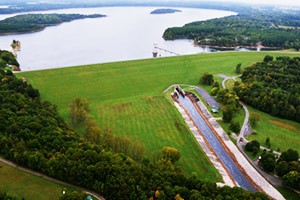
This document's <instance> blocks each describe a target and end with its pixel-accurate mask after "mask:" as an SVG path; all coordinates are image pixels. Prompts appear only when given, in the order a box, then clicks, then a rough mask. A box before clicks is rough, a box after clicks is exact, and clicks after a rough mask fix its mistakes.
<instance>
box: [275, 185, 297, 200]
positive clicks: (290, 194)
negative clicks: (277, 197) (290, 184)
mask: <svg viewBox="0 0 300 200" xmlns="http://www.w3.org/2000/svg"><path fill="white" fill-rule="evenodd" d="M277 190H278V191H279V192H280V193H281V194H282V195H283V196H284V198H286V200H299V199H300V194H297V193H296V192H294V191H291V190H289V189H287V188H284V187H277Z"/></svg>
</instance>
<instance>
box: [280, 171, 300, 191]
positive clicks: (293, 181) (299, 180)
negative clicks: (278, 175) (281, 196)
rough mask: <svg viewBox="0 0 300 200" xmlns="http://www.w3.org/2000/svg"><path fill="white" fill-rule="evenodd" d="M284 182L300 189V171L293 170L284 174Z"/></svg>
mask: <svg viewBox="0 0 300 200" xmlns="http://www.w3.org/2000/svg"><path fill="white" fill-rule="evenodd" d="M282 179H283V181H282V184H283V185H285V186H288V187H291V188H294V189H296V190H299V189H300V173H299V172H296V171H291V172H289V173H288V174H286V175H284V176H283V178H282Z"/></svg>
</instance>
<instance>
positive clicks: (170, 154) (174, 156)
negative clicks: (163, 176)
mask: <svg viewBox="0 0 300 200" xmlns="http://www.w3.org/2000/svg"><path fill="white" fill-rule="evenodd" d="M162 158H163V159H164V160H165V161H171V162H172V163H175V162H176V161H178V160H179V159H180V153H179V151H178V150H177V149H176V148H174V147H164V148H163V150H162Z"/></svg>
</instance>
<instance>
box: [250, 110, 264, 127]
mask: <svg viewBox="0 0 300 200" xmlns="http://www.w3.org/2000/svg"><path fill="white" fill-rule="evenodd" d="M260 118H261V116H260V115H259V114H258V113H256V112H253V113H251V114H250V117H249V122H250V125H251V126H252V127H255V126H256V125H257V123H258V122H259V120H260Z"/></svg>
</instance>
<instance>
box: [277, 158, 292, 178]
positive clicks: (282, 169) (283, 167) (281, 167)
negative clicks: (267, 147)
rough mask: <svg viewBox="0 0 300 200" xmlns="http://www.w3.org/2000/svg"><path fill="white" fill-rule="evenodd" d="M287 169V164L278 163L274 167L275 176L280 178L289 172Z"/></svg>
mask: <svg viewBox="0 0 300 200" xmlns="http://www.w3.org/2000/svg"><path fill="white" fill-rule="evenodd" d="M288 167H289V165H288V163H287V162H285V161H281V162H279V163H278V164H277V165H276V167H275V171H276V174H277V175H278V176H280V177H282V176H284V175H286V174H287V173H288V172H289V168H288Z"/></svg>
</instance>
